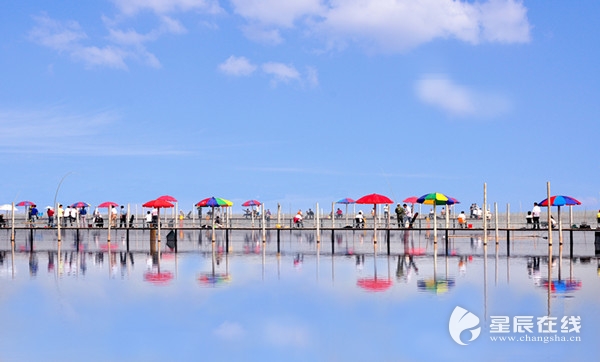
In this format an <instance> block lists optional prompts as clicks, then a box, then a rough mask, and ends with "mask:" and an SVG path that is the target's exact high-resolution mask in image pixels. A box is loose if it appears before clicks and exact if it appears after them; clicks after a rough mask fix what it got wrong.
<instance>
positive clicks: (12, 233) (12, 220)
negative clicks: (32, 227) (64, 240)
mask: <svg viewBox="0 0 600 362" xmlns="http://www.w3.org/2000/svg"><path fill="white" fill-rule="evenodd" d="M11 205H12V216H11V222H10V241H11V242H13V243H14V242H15V203H14V201H13V202H12V203H11ZM58 235H59V236H58V241H60V232H59V234H58Z"/></svg>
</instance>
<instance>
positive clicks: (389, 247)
mask: <svg viewBox="0 0 600 362" xmlns="http://www.w3.org/2000/svg"><path fill="white" fill-rule="evenodd" d="M389 214H390V213H389V212H388V215H389ZM388 220H389V216H388ZM386 234H387V255H388V256H389V255H390V251H391V250H390V249H391V246H390V243H391V240H390V228H389V225H388V228H387V232H386Z"/></svg>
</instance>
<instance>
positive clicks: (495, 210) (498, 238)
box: [494, 202, 500, 245]
mask: <svg viewBox="0 0 600 362" xmlns="http://www.w3.org/2000/svg"><path fill="white" fill-rule="evenodd" d="M494 215H495V219H494V220H495V222H494V229H495V231H496V245H498V244H499V243H500V235H498V204H497V203H496V202H494Z"/></svg>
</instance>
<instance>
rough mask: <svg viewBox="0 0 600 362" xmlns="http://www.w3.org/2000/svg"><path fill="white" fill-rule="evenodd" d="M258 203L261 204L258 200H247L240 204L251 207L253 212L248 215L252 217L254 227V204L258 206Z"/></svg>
mask: <svg viewBox="0 0 600 362" xmlns="http://www.w3.org/2000/svg"><path fill="white" fill-rule="evenodd" d="M260 205H261V203H260V201H258V200H248V201H246V202H244V203H243V204H242V206H246V207H248V206H251V207H252V211H253V212H252V214H251V215H250V217H251V218H252V227H254V206H260Z"/></svg>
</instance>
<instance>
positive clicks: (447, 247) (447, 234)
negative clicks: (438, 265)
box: [446, 228, 450, 256]
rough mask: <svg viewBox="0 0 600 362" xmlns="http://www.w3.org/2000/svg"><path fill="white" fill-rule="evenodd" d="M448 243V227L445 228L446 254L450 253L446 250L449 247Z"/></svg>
mask: <svg viewBox="0 0 600 362" xmlns="http://www.w3.org/2000/svg"><path fill="white" fill-rule="evenodd" d="M449 244H450V242H449V238H448V228H446V256H448V255H450V253H449V252H448V250H449V248H448V245H449Z"/></svg>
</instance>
